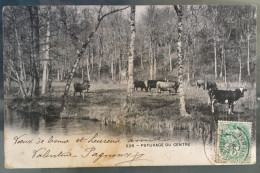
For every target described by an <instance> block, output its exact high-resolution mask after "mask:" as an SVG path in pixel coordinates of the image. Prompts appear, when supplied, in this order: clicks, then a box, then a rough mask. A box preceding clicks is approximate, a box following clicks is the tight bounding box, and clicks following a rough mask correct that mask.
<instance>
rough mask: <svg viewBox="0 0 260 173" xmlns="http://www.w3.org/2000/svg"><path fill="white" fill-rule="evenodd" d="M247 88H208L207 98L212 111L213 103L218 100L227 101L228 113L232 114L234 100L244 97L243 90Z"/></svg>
mask: <svg viewBox="0 0 260 173" xmlns="http://www.w3.org/2000/svg"><path fill="white" fill-rule="evenodd" d="M245 91H247V89H244V88H239V89H236V90H234V91H225V90H210V91H209V98H210V102H211V107H212V109H211V110H212V113H214V103H215V102H218V103H221V104H224V103H228V114H233V108H234V104H236V101H237V100H238V99H239V98H241V97H244V92H245Z"/></svg>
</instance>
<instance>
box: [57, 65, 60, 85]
mask: <svg viewBox="0 0 260 173" xmlns="http://www.w3.org/2000/svg"><path fill="white" fill-rule="evenodd" d="M57 81H58V82H59V81H60V69H59V68H58V69H57Z"/></svg>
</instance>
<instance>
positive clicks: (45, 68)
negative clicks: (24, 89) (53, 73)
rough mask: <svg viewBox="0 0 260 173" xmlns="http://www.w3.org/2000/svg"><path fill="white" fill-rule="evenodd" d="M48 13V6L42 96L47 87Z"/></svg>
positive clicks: (49, 9)
mask: <svg viewBox="0 0 260 173" xmlns="http://www.w3.org/2000/svg"><path fill="white" fill-rule="evenodd" d="M50 11H51V6H49V8H48V10H47V13H48V14H47V31H46V32H47V34H46V51H45V59H44V61H43V74H42V95H43V94H45V93H46V85H47V71H48V60H49V56H50V55H49V53H50Z"/></svg>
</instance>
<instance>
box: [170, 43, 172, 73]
mask: <svg viewBox="0 0 260 173" xmlns="http://www.w3.org/2000/svg"><path fill="white" fill-rule="evenodd" d="M169 61H170V72H171V71H172V56H171V44H169Z"/></svg>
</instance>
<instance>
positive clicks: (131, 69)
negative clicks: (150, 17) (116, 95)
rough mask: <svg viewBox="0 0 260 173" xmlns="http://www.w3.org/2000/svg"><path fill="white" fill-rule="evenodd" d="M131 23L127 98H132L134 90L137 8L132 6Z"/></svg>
mask: <svg viewBox="0 0 260 173" xmlns="http://www.w3.org/2000/svg"><path fill="white" fill-rule="evenodd" d="M130 23H131V28H130V29H131V39H130V51H129V55H128V83H127V96H128V97H129V96H130V97H131V96H132V92H133V88H134V78H133V77H134V45H135V32H136V29H135V6H131V14H130Z"/></svg>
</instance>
